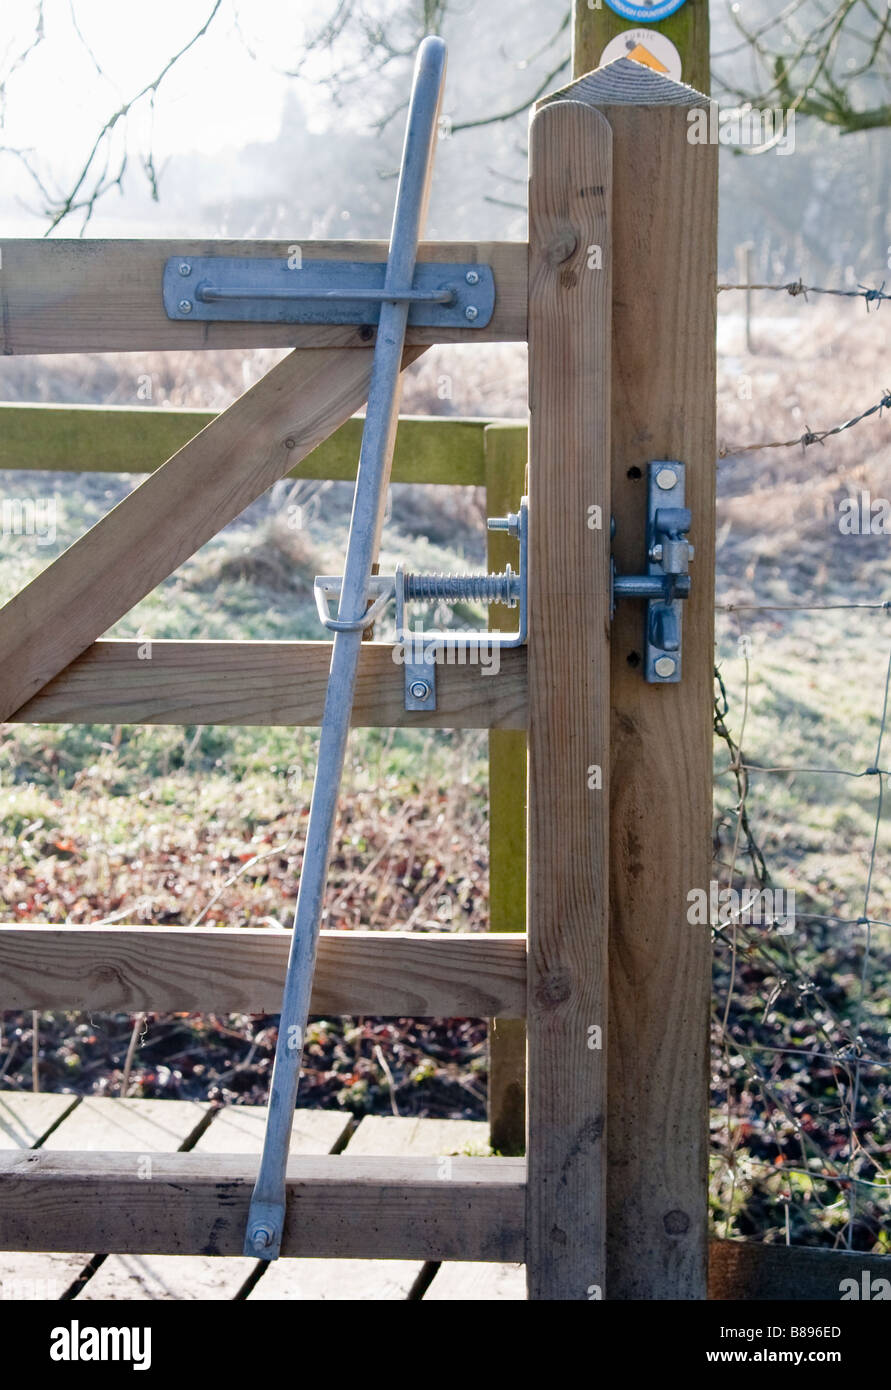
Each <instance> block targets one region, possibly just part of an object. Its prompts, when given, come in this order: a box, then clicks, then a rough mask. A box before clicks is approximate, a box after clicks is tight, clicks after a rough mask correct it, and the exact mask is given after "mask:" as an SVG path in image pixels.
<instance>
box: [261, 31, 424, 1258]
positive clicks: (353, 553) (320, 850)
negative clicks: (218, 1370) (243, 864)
mask: <svg viewBox="0 0 891 1390" xmlns="http://www.w3.org/2000/svg"><path fill="white" fill-rule="evenodd" d="M445 61H446V48H445V44H444V43H443V41H442V39H439V38H433V37H431V38H427V39H425V40H424V42H423V43H422V44H421V47H420V49H419V50H418V56H417V61H416V63H415V74H414V83H413V86H412V94H411V101H410V104H409V111H408V120H407V123H406V130H405V145H404V148H403V152H402V168H401V172H400V177H399V188H398V191H397V194H396V207H395V211H394V214H393V229H392V232H391V236H390V253H389V257H388V259H387V270H386V275H385V278H384V289H385V290H390V291H391V292H392V291H393V290H394V289H395V288H396V287H398V286H400V285H406V284H411V281H412V277H413V275H414V268H415V261H416V258H417V249H418V241H419V239H420V233H421V227H422V225H423V221H424V217H425V214H426V207H427V197H428V193H429V183H430V173H431V169H432V164H433V151H434V145H435V138H436V124H437V118H438V114H439V102H440V97H441V94H442V86H443V81H444V77H445ZM407 320H408V304H407V302H405V301H402V302H399V303H393V302H391V301H387V300H385V301H384V302H383V304H382V306H381V315H380V323H379V326H378V336H377V344H376V346H375V350H374V362H373V366H372V372H371V383H370V387H369V393H368V409H367V412H366V416H365V426H364V429H363V432H362V446H361V450H360V453H359V470H358V475H357V478H356V490H355V493H354V495H353V513H352V517H351V519H350V534H349V540H348V542H347V554H346V562H345V566H344V576H343V587H342V590H341V595H340V605H339V608H338V619H339V620H340V621H342V622H356V621H358V619H359V618H361V616H362V615H363V613H364V611H365V603H366V596H367V593H368V587H369V579H370V577H371V567H372V563H373V560H374V557H375V552H376V549H377V543H378V539H379V535H380V530H381V527H382V525H383V513H384V506H385V501H386V490H387V483H388V480H389V473H390V464H391V461H392V456H393V444H394V440H395V434H396V419H397V414H398V409H399V375H400V371H401V368H402V354H403V349H404V343H405V330H406V323H407ZM361 642H362V633H361V631H360V630H359V629H358V628H357V629H355V630H351V631H346V632H337V633H336V634H335V637H334V643H333V650H332V654H331V668H330V672H329V676H328V692H327V695H326V697H325V711H324V715H323V719H322V731H321V737H320V740H319V760H318V767H317V770H316V778H315V785H314V786H313V794H312V802H311V805H310V812H309V825H308V827H307V834H306V845H305V847H304V852H303V872H302V874H301V876H300V888H299V891H298V894H297V910H296V914H295V918H294V933H293V936H292V939H291V951H290V956H289V959H288V973H287V978H286V980H285V990H284V998H283V1000H282V1012H281V1022H280V1024H279V1033H278V1043H277V1045H276V1049H275V1063H274V1066H273V1072H272V1086H271V1090H270V1097H269V1115H268V1118H267V1121H266V1137H265V1141H264V1145H263V1156H262V1158H261V1160H260V1170H259V1173H258V1176H257V1183H256V1186H255V1188H254V1192H253V1196H252V1198H251V1206H250V1212H249V1214H248V1226H247V1234H246V1237H245V1246H244V1251H245V1254H246V1255H254V1256H259V1257H260V1258H261V1259H266V1260H274V1259H276V1258H277V1256H278V1254H279V1251H280V1248H281V1239H282V1229H283V1226H284V1218H285V1174H286V1169H287V1163H288V1147H289V1142H290V1137H291V1125H292V1123H293V1119H294V1106H295V1103H296V1099H297V1082H298V1078H299V1075H300V1060H301V1054H302V1051H303V1038H304V1033H305V1030H306V1020H307V1017H308V1014H309V1002H310V994H311V991H312V978H313V970H314V966H315V957H316V947H317V944H318V936H319V922H320V919H321V915H322V903H323V898H324V893H325V881H326V878H327V873H328V862H329V858H330V853H331V840H332V836H333V831H334V818H335V814H336V810H337V797H338V791H339V787H340V779H341V774H342V772H343V761H344V755H345V752H346V743H347V737H348V734H349V724H350V712H351V710H352V704H353V693H354V689H355V684H356V672H357V668H358V663H359V651H360V647H361Z"/></svg>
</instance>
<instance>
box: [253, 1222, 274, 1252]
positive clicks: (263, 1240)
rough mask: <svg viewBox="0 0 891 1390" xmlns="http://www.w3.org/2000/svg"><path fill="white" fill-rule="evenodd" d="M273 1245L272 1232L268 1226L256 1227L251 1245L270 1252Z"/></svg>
mask: <svg viewBox="0 0 891 1390" xmlns="http://www.w3.org/2000/svg"><path fill="white" fill-rule="evenodd" d="M271 1244H272V1231H271V1230H270V1228H269V1227H268V1226H254V1227H253V1229H252V1231H251V1245H253V1246H255V1247H256V1248H257V1249H258V1250H268V1249H269V1246H270V1245H271Z"/></svg>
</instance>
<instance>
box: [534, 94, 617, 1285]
mask: <svg viewBox="0 0 891 1390" xmlns="http://www.w3.org/2000/svg"><path fill="white" fill-rule="evenodd" d="M611 194H612V188H611V172H610V130H609V126H608V124H607V122H606V121H605V120H604V118H603V117H602V116H601V115H600V114H599V113H598V112H596V111H594V110H592V109H591V108H590V107H587V106H584V105H582V104H581V103H578V102H557V103H555V104H554V105H553V106H547V107H545V108H544V109H543V110H541V111H539V112H538V114H537V115H536V116H535V117H534V119H533V122H532V127H531V131H530V181H529V410H530V423H529V497H530V509H529V517H530V532H529V615H530V630H529V644H528V648H529V732H528V750H529V807H528V817H529V828H528V851H529V852H528V895H527V904H528V925H527V932H528V945H527V1006H526V1007H527V1030H528V1071H527V1080H528V1091H529V1096H528V1108H527V1126H528V1128H527V1140H526V1152H527V1168H528V1182H527V1207H526V1211H527V1216H526V1240H527V1261H526V1263H527V1279H528V1286H529V1296H530V1298H539V1299H574V1300H586V1299H595V1298H601V1297H602V1296H603V1288H604V1282H605V1281H604V1239H605V1230H604V1206H605V1197H606V1183H605V1172H604V1169H605V1161H606V1154H605V1138H604V1125H605V1107H606V1043H605V1039H606V1006H607V999H606V985H607V974H606V964H607V917H608V903H607V854H608V834H607V831H608V818H609V811H608V795H609V793H608V790H607V781H608V762H609V703H608V702H609V515H610V500H609V402H610V394H609V375H610V351H609V343H610V334H609V316H610V274H611V272H610V263H611V246H610V228H609V217H610V203H611ZM598 509H599V510H598Z"/></svg>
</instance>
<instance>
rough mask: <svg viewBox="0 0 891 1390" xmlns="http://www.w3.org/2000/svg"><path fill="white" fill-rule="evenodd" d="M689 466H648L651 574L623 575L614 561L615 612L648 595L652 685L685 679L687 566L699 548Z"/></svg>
mask: <svg viewBox="0 0 891 1390" xmlns="http://www.w3.org/2000/svg"><path fill="white" fill-rule="evenodd" d="M684 482H685V468H684V465H683V464H682V463H677V462H674V461H664V462H656V463H650V464H648V466H647V533H646V541H647V561H648V568H647V573H646V574H639V575H630V574H617V573H616V568H615V563H614V562H611V565H610V571H611V595H610V612H611V614H613V613H614V612H615V605H616V600H617V599H620V598H645V599H646V600H647V613H646V621H645V627H644V678H645V679H646V680H647V681H649V682H650V683H652V684H656V685H670V684H676V683H677V682H678V681H679V680H680V679H681V635H682V630H683V617H682V615H683V600H684V599H686V598H688V597H689V594H690V576H689V574H688V573H687V569H688V566H689V563H690V561H691V560H692V559H693V547H692V545H690V543H689V541H688V540H687V532H688V531H689V529H690V525H691V516H690V512H689V511H688V510H687V508H686V507H685V506H684V500H685V490H684Z"/></svg>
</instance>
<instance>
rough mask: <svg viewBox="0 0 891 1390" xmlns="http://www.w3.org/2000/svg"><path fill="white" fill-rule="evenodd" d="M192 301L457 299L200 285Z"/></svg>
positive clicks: (450, 294)
mask: <svg viewBox="0 0 891 1390" xmlns="http://www.w3.org/2000/svg"><path fill="white" fill-rule="evenodd" d="M195 298H196V299H200V300H201V301H202V303H206V304H212V303H215V302H216V301H217V300H226V299H321V300H323V301H326V302H327V301H328V300H346V301H347V303H357V302H360V303H365V302H366V301H367V302H368V303H371V304H381V303H384V302H385V301H386V302H387V303H390V302H391V301H392V302H393V303H398V301H399V300H402V299H404V300H406V301H407V302H408V303H409V304H454V303H455V300H456V298H457V296H456V294H455V291H454V290H414V289H411V288H407V289H399V288H398V286H394V287H392V288H388V287H384V286H381V288H380V289H379V290H354V289H346V288H345V289H340V290H300V289H296V290H293V289H291V290H283V289H261V290H258V289H255V288H253V287H251V286H247V287H246V288H244V289H240V288H239V287H237V286H236V288H235V289H226V288H225V287H224V286H218V285H199V286H198V288H197V289H196V291H195Z"/></svg>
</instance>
